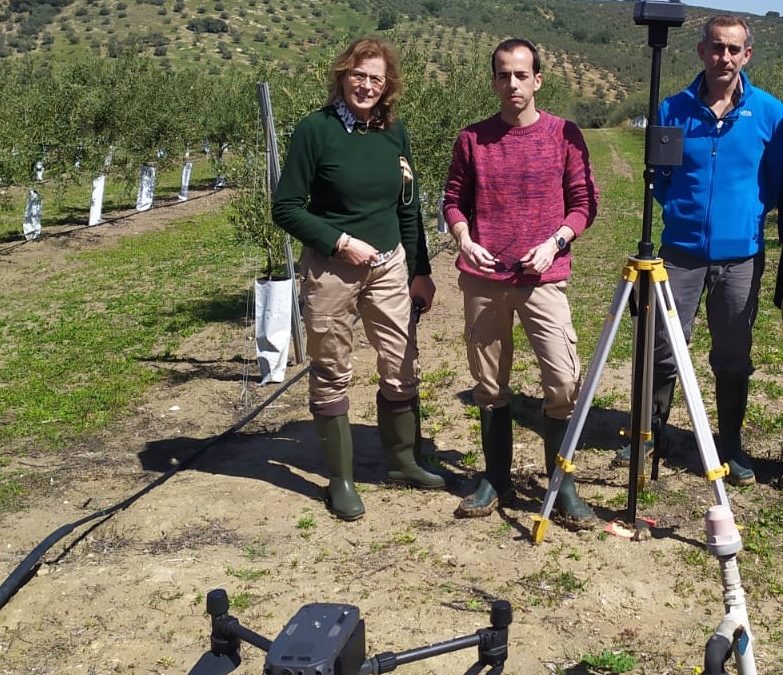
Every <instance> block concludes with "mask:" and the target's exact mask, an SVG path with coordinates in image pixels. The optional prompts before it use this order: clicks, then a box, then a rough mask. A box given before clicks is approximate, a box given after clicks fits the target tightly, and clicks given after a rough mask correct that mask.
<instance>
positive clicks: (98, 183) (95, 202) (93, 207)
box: [87, 174, 106, 227]
mask: <svg viewBox="0 0 783 675" xmlns="http://www.w3.org/2000/svg"><path fill="white" fill-rule="evenodd" d="M105 187H106V176H105V175H104V174H101V175H100V176H98V177H97V178H94V179H93V181H92V196H91V197H90V219H89V220H88V221H87V224H88V225H89V226H90V227H92V226H93V225H98V224H99V223H100V222H101V215H102V214H103V190H104V188H105Z"/></svg>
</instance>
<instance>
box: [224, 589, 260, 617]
mask: <svg viewBox="0 0 783 675" xmlns="http://www.w3.org/2000/svg"><path fill="white" fill-rule="evenodd" d="M256 601H257V598H256V596H255V595H253V594H252V593H248V592H247V591H240V592H239V593H234V594H233V595H232V596H231V597H230V598H229V607H231V609H233V610H234V611H236V612H242V611H244V610H246V609H250V607H252V606H253V605H254V604H255V603H256Z"/></svg>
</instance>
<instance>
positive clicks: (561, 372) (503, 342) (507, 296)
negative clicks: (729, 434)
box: [459, 272, 580, 419]
mask: <svg viewBox="0 0 783 675" xmlns="http://www.w3.org/2000/svg"><path fill="white" fill-rule="evenodd" d="M459 286H460V288H461V289H462V293H463V299H464V303H465V342H466V344H467V348H468V363H469V364H470V372H471V375H473V378H474V379H475V380H476V385H475V387H474V388H473V397H474V399H475V401H476V403H477V404H478V405H479V406H481V407H482V408H489V407H502V406H504V405H508V404H509V402H510V400H511V390H510V389H509V378H510V375H511V364H512V359H513V357H514V342H513V337H512V329H513V327H514V312H516V313H517V315H518V316H519V319H520V321H521V322H522V327H523V329H524V331H525V335H526V336H527V339H528V342H529V343H530V346H531V347H532V348H533V352H534V353H535V355H536V358H537V359H538V365H539V368H540V369H541V387H542V388H543V390H544V405H543V409H544V413H545V414H546V415H548V416H549V417H553V418H555V419H568V418H569V417H570V416H571V413H572V412H573V410H574V405H575V403H576V398H577V396H578V394H579V385H580V374H579V369H580V364H579V356H578V355H577V352H576V332H575V331H574V327H573V324H572V323H571V308H570V307H569V305H568V299H567V298H566V294H565V290H566V286H567V284H566V282H565V281H563V282H557V283H549V284H542V285H541V286H512V285H511V284H504V283H500V282H497V281H491V280H489V279H482V278H480V277H475V276H472V275H470V274H465V273H464V272H463V273H460V277H459Z"/></svg>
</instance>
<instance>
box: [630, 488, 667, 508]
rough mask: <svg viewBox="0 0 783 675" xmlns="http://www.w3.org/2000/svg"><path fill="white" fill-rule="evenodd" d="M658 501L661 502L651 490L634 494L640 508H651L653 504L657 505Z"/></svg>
mask: <svg viewBox="0 0 783 675" xmlns="http://www.w3.org/2000/svg"><path fill="white" fill-rule="evenodd" d="M659 501H661V498H660V496H659V495H658V494H656V493H655V492H653V491H652V490H648V489H647V488H643V489H641V490H639V492H637V494H636V502H637V503H638V504H640V505H641V506H652V505H653V504H657V503H658V502H659Z"/></svg>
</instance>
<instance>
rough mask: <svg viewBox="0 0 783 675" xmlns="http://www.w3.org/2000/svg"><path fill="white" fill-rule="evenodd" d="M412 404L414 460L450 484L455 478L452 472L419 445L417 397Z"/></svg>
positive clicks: (419, 421) (419, 425)
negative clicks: (414, 433)
mask: <svg viewBox="0 0 783 675" xmlns="http://www.w3.org/2000/svg"><path fill="white" fill-rule="evenodd" d="M413 406H414V408H413V412H414V414H415V415H416V441H415V442H414V444H413V457H414V459H415V460H416V464H418V465H419V466H421V467H423V468H424V469H426V470H427V471H428V472H429V473H434V474H435V475H436V476H440V477H441V478H443V480H444V481H446V485H451V484H453V483H454V482H455V481H456V479H457V477H456V476H455V475H454V473H453V472H451V471H449V470H448V469H446V468H445V467H443V466H441V465H440V464H439V461H438V457H437V455H436V454H435V453H432V452H424V451H423V449H422V447H421V446H422V443H421V408H420V406H419V399H418V397H417V398H416V400H415V402H414V404H413Z"/></svg>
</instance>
